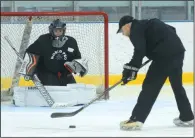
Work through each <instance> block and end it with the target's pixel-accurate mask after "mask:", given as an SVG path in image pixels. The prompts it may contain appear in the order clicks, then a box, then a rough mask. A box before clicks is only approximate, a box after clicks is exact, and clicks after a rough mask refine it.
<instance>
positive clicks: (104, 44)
mask: <svg viewBox="0 0 195 138" xmlns="http://www.w3.org/2000/svg"><path fill="white" fill-rule="evenodd" d="M56 18H60V19H62V20H63V21H64V22H66V23H67V24H68V23H70V25H69V26H67V30H70V31H69V32H68V33H69V35H73V37H76V40H78V46H79V48H80V49H81V54H83V55H84V56H86V57H88V58H89V62H90V60H91V71H89V74H90V73H91V76H88V78H86V79H79V78H78V79H79V81H81V82H93V83H94V84H96V85H100V83H101V85H102V86H103V88H108V87H109V54H108V15H107V14H106V13H104V12H1V20H2V22H1V29H4V30H5V31H1V40H3V41H1V48H3V49H2V50H1V54H2V60H3V62H1V67H2V68H3V70H4V71H3V72H2V71H1V87H2V88H3V89H9V88H10V87H11V82H12V78H13V76H14V74H15V73H14V70H13V68H14V69H15V66H16V65H15V64H13V65H8V64H10V62H12V61H13V62H17V56H16V55H14V54H12V53H14V52H13V51H12V50H10V49H11V48H9V46H8V44H7V42H6V41H5V40H4V38H3V37H4V36H9V38H10V39H11V41H12V42H14V43H15V45H16V49H17V50H18V51H20V48H21V46H22V35H24V27H22V26H21V24H23V25H25V24H26V26H27V23H26V21H27V20H29V21H30V20H31V19H32V24H33V25H32V31H31V34H30V35H29V39H30V40H28V41H29V44H30V43H32V42H33V41H34V40H35V39H33V40H32V38H34V37H36V38H37V37H38V36H39V35H40V34H41V33H45V30H46V29H45V28H46V26H45V25H44V27H40V28H39V26H41V25H42V24H41V23H43V24H47V25H49V23H51V21H53V20H54V19H56ZM21 22H22V23H21ZM34 24H36V25H37V26H36V25H34ZM71 24H72V27H71ZM12 25H18V26H16V27H13V26H12ZM19 26H21V27H19ZM12 27H13V28H12ZM15 28H16V30H14V29H15ZM69 28H70V29H69ZM35 29H36V30H35ZM41 29H42V30H41ZM47 29H48V28H47ZM82 29H83V30H82ZM6 30H7V31H6ZM36 31H37V34H35V33H36ZM79 31H80V32H79ZM16 32H17V33H16ZM21 32H22V33H23V34H20V33H21ZM71 32H72V33H71ZM86 32H87V33H88V34H87V33H86ZM14 33H15V35H12V34H14ZM46 33H48V32H46ZM79 33H80V35H79ZM17 36H21V38H20V39H18V37H17ZM18 41H19V42H18ZM93 43H95V44H93ZM82 49H83V51H82ZM8 51H9V52H8ZM11 51H12V52H11ZM10 52H11V57H12V58H10V55H6V54H10ZM85 52H86V53H85ZM93 56H94V57H93ZM13 57H14V58H13ZM9 58H10V59H9ZM102 58H103V59H102ZM4 59H5V61H4ZM92 62H94V63H92ZM98 64H99V65H98ZM102 66H103V67H102ZM89 70H90V65H89ZM93 70H96V71H93ZM102 70H103V72H101V71H102ZM94 72H95V73H94ZM98 73H99V76H100V77H101V78H99V77H98V76H97V74H98ZM94 74H95V75H94ZM6 77H7V78H6ZM8 78H9V79H8ZM10 78H11V79H10ZM19 84H21V83H19ZM108 97H109V94H108V93H105V98H106V99H108Z"/></svg>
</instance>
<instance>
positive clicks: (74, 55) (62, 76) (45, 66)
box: [26, 33, 81, 85]
mask: <svg viewBox="0 0 195 138" xmlns="http://www.w3.org/2000/svg"><path fill="white" fill-rule="evenodd" d="M65 40H66V42H65V43H64V45H63V46H62V47H61V48H56V47H53V46H52V41H53V40H52V37H51V35H50V34H49V33H48V34H44V35H41V36H40V37H39V38H38V39H37V40H36V41H35V42H34V43H33V44H31V45H30V46H29V47H28V48H27V50H26V52H28V53H32V54H36V55H39V56H40V58H39V62H38V65H37V69H36V73H37V75H38V77H39V78H40V80H41V81H42V83H43V84H45V85H64V83H65V84H66V83H68V82H67V80H68V77H71V79H70V80H72V75H71V74H70V72H69V71H68V70H67V69H66V68H65V67H64V63H65V62H66V61H72V60H73V59H80V58H81V53H80V51H79V48H78V45H77V41H76V40H75V39H74V38H73V37H70V36H66V38H65ZM56 77H57V78H56ZM48 79H53V81H52V82H49V80H48ZM55 79H56V80H55ZM59 80H61V81H62V80H64V81H66V82H58V81H59ZM54 81H55V82H54ZM73 82H74V81H73ZM70 83H71V82H70Z"/></svg>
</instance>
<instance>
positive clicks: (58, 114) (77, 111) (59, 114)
mask: <svg viewBox="0 0 195 138" xmlns="http://www.w3.org/2000/svg"><path fill="white" fill-rule="evenodd" d="M81 110H83V107H82V108H80V109H78V110H76V111H74V112H70V113H64V112H56V113H52V114H51V118H59V117H72V116H75V115H76V114H77V113H79V112H80V111H81Z"/></svg>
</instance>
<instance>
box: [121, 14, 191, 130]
mask: <svg viewBox="0 0 195 138" xmlns="http://www.w3.org/2000/svg"><path fill="white" fill-rule="evenodd" d="M119 32H122V34H123V35H125V36H127V37H129V39H130V41H131V42H132V44H133V46H134V54H133V56H132V59H131V61H130V62H129V63H126V64H125V65H124V66H123V72H122V79H123V84H127V83H128V82H129V81H130V80H135V79H136V77H137V72H138V71H139V68H140V66H141V64H142V60H143V58H144V57H145V56H146V57H147V58H148V59H151V60H152V63H151V65H150V67H149V69H148V72H147V74H146V78H145V80H144V82H143V85H142V91H141V92H140V94H139V97H138V100H137V104H136V105H135V107H134V109H133V112H132V115H131V117H130V119H129V120H126V121H123V122H121V123H120V128H121V129H122V130H136V129H141V128H142V125H143V123H144V122H145V120H146V118H147V116H148V115H149V113H150V111H151V109H152V107H153V104H154V103H155V101H156V98H157V97H158V94H159V92H160V90H161V88H162V86H163V84H164V83H165V81H166V79H167V77H169V80H170V83H171V87H172V89H173V92H174V95H175V99H176V102H177V107H178V109H179V112H180V115H179V117H178V118H175V119H174V121H173V122H174V124H175V125H177V126H189V127H192V126H193V119H194V115H193V112H192V109H191V105H190V102H189V100H188V97H187V95H186V91H185V89H184V87H183V84H182V67H183V60H184V53H185V48H184V46H183V44H182V42H181V40H180V38H179V37H178V35H177V33H176V29H175V28H174V27H172V26H170V25H168V24H165V23H164V22H162V21H160V20H159V19H156V18H154V19H148V20H136V19H134V18H133V17H131V16H123V17H122V18H121V19H120V21H119V29H118V31H117V33H119Z"/></svg>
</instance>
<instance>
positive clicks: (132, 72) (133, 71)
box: [122, 63, 139, 85]
mask: <svg viewBox="0 0 195 138" xmlns="http://www.w3.org/2000/svg"><path fill="white" fill-rule="evenodd" d="M138 71H139V68H137V67H133V66H131V65H129V64H128V63H126V64H125V65H124V66H123V76H122V80H123V84H122V85H125V84H127V83H128V82H129V81H131V80H135V79H136V78H137V72H138Z"/></svg>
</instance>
